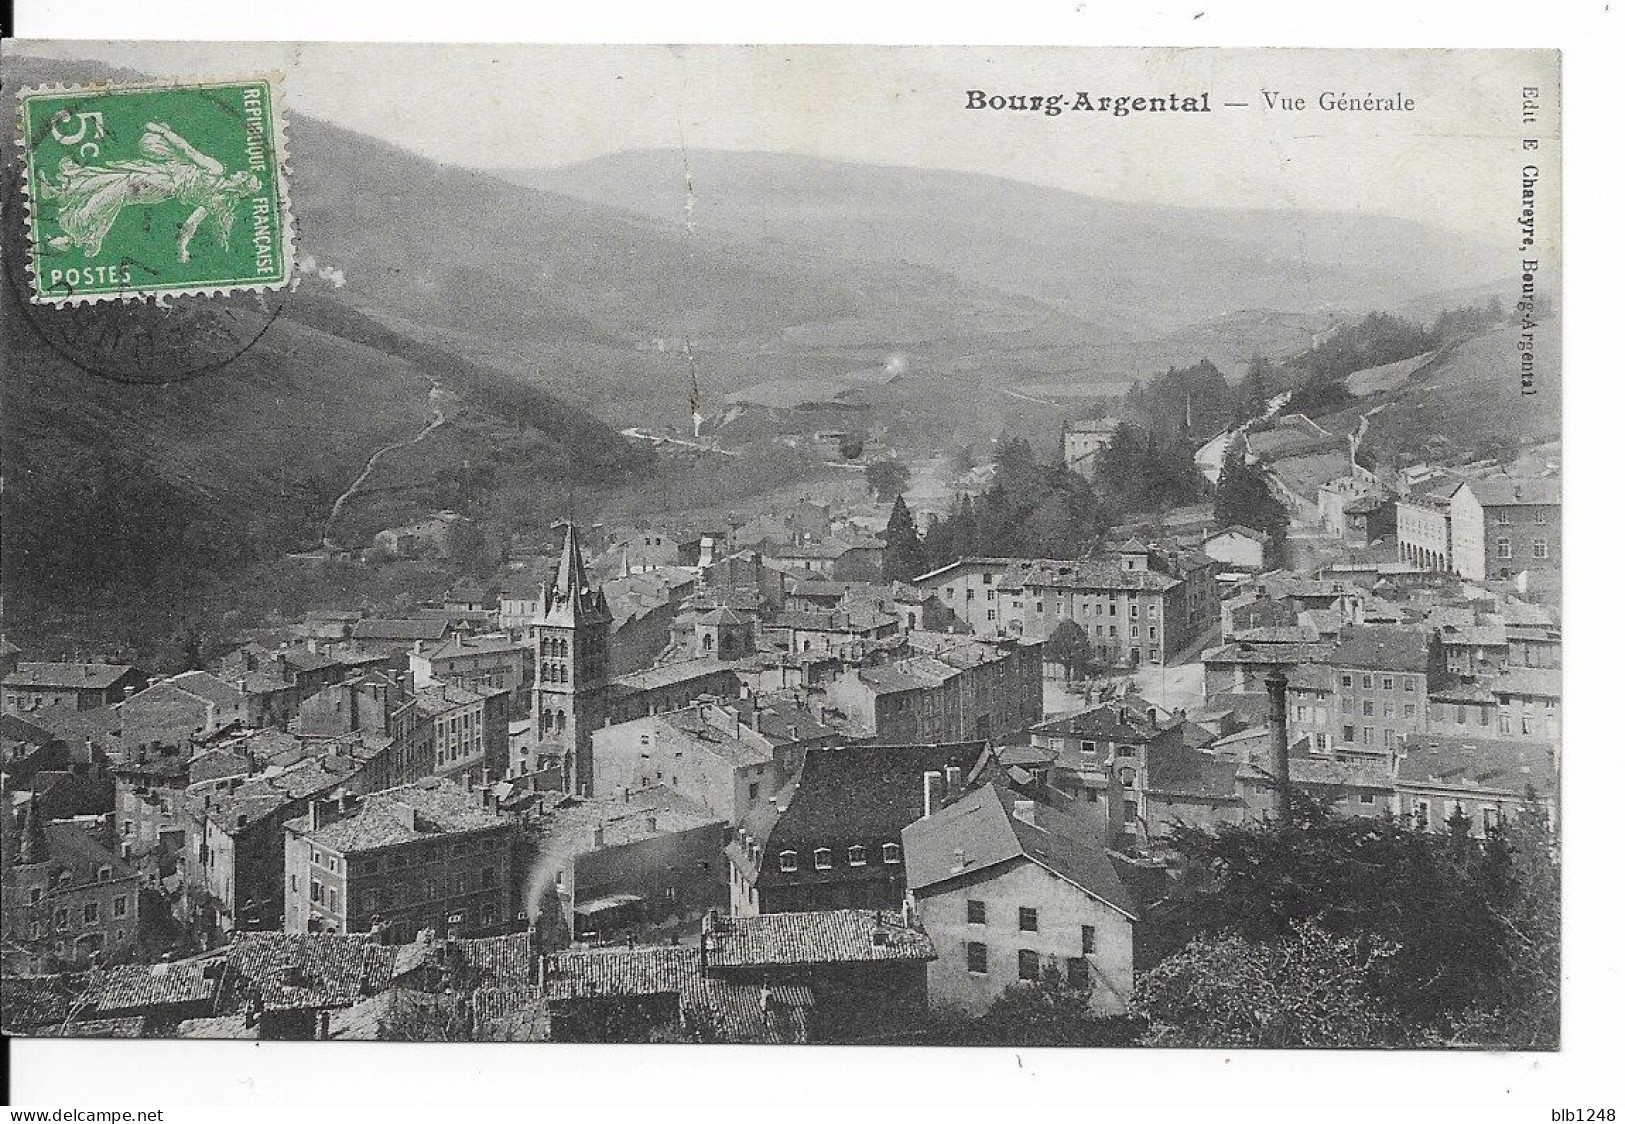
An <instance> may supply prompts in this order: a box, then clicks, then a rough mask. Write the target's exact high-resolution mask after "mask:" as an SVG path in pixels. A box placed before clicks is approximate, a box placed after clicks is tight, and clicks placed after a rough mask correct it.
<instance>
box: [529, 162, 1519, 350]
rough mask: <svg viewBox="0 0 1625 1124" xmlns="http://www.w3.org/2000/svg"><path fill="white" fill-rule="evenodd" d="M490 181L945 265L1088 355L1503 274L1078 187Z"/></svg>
mask: <svg viewBox="0 0 1625 1124" xmlns="http://www.w3.org/2000/svg"><path fill="white" fill-rule="evenodd" d="M499 174H502V175H504V176H506V177H507V178H508V179H511V180H512V181H514V182H516V183H523V184H526V185H528V186H532V187H536V188H539V189H543V190H546V191H550V192H558V193H563V194H568V195H574V196H576V197H578V198H582V199H591V200H594V201H597V202H600V203H604V204H609V205H613V206H617V207H621V208H624V209H625V210H628V211H631V212H634V213H636V214H639V215H643V216H645V217H646V218H649V219H650V220H652V221H655V222H658V223H661V224H664V225H666V226H679V225H681V224H682V223H683V222H685V221H692V222H694V223H695V224H697V225H698V227H699V228H700V229H702V230H718V231H726V232H729V233H733V234H748V235H750V236H752V237H755V238H759V239H764V240H769V241H776V242H784V243H786V244H800V245H815V246H819V247H821V248H824V249H826V250H828V251H830V252H834V253H842V254H845V255H847V256H848V257H850V258H852V259H854V260H860V261H872V260H875V259H878V258H893V259H897V260H902V261H908V262H914V263H917V264H919V265H922V266H929V267H933V268H936V269H942V270H946V271H948V272H951V273H953V274H955V275H956V276H957V277H959V278H960V279H962V280H963V281H965V282H966V283H969V284H976V285H983V286H988V287H990V288H994V289H998V290H1001V291H1004V292H1008V293H1013V294H1020V295H1022V296H1025V297H1028V298H1031V299H1033V300H1037V301H1042V302H1043V303H1045V304H1046V305H1048V306H1050V307H1052V308H1054V309H1056V310H1057V311H1060V312H1065V313H1067V314H1069V315H1072V316H1075V317H1077V318H1078V319H1079V320H1082V321H1084V322H1086V323H1088V324H1090V325H1092V326H1094V328H1095V330H1096V331H1095V336H1096V342H1101V343H1106V342H1113V340H1114V339H1116V340H1121V339H1135V338H1144V337H1148V336H1155V335H1161V334H1163V333H1166V332H1169V331H1172V330H1175V329H1179V328H1182V327H1184V326H1185V325H1189V324H1194V323H1198V322H1200V321H1204V320H1210V319H1214V318H1217V317H1221V316H1224V315H1226V314H1229V313H1233V312H1235V311H1237V310H1240V309H1249V308H1276V309H1285V310H1289V311H1295V312H1320V311H1326V310H1343V311H1349V312H1356V313H1358V312H1365V311H1369V310H1371V309H1376V308H1389V307H1394V306H1396V305H1401V304H1410V303H1412V302H1414V301H1418V300H1422V299H1425V298H1426V297H1427V296H1428V295H1429V294H1431V293H1433V292H1435V291H1437V290H1440V289H1447V288H1448V289H1456V288H1461V287H1463V286H1467V285H1472V284H1476V283H1481V282H1484V281H1487V280H1490V279H1493V278H1497V277H1498V276H1499V275H1500V273H1501V271H1502V268H1503V266H1502V263H1500V262H1499V260H1498V259H1496V258H1495V257H1494V256H1493V255H1492V254H1491V252H1490V249H1489V248H1488V247H1485V246H1483V245H1481V244H1477V243H1474V242H1472V241H1470V240H1468V239H1465V238H1462V237H1460V236H1457V235H1454V234H1450V233H1447V232H1445V231H1442V230H1439V229H1435V228H1433V227H1429V226H1426V225H1423V224H1421V223H1416V222H1405V221H1401V220H1398V219H1392V218H1385V217H1382V216H1376V215H1364V214H1334V213H1312V212H1302V211H1272V210H1252V211H1236V210H1197V209H1188V208H1179V207H1168V206H1160V205H1151V204H1135V203H1123V202H1117V201H1113V200H1108V199H1103V198H1097V197H1091V196H1090V195H1089V194H1088V185H1087V184H1082V185H1080V186H1079V190H1078V191H1077V192H1071V191H1063V190H1059V189H1055V188H1048V187H1038V186H1034V185H1031V184H1025V183H1020V182H1016V181H1013V180H1005V179H998V178H994V177H989V176H981V175H973V174H969V173H962V172H951V171H940V170H929V169H912V168H892V167H878V166H870V165H859V164H847V163H838V162H834V161H828V160H820V159H814V158H810V157H803V156H792V155H784V154H777V153H759V152H719V151H705V150H701V151H695V150H689V151H687V152H677V151H673V150H658V151H641V152H628V153H620V154H616V155H612V156H605V157H600V158H598V159H595V160H590V161H587V162H585V163H581V164H576V165H572V166H569V167H565V168H558V169H547V170H540V169H509V170H505V171H503V172H501V173H499ZM685 176H691V177H692V185H693V186H692V195H690V192H689V189H688V187H687V184H688V180H687V179H686V178H685ZM690 202H692V210H690V209H689V204H690ZM1353 247H1357V248H1358V253H1351V252H1350V250H1351V248H1353Z"/></svg>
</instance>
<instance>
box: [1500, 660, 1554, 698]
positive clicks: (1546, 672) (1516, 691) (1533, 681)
mask: <svg viewBox="0 0 1625 1124" xmlns="http://www.w3.org/2000/svg"><path fill="white" fill-rule="evenodd" d="M1489 687H1490V690H1491V691H1494V692H1495V693H1496V694H1497V695H1533V696H1536V697H1541V698H1553V699H1555V698H1561V697H1562V694H1563V672H1562V671H1561V670H1559V669H1558V668H1555V667H1509V668H1507V669H1506V670H1505V671H1503V672H1502V673H1501V674H1500V675H1497V676H1496V677H1495V678H1494V679H1492V680H1491V681H1490V684H1489Z"/></svg>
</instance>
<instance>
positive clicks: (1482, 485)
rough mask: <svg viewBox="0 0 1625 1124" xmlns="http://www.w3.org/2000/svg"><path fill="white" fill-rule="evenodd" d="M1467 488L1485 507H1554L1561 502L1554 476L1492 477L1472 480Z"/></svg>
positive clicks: (1559, 488)
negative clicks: (1529, 477)
mask: <svg viewBox="0 0 1625 1124" xmlns="http://www.w3.org/2000/svg"><path fill="white" fill-rule="evenodd" d="M1467 487H1469V488H1471V489H1472V492H1473V497H1474V498H1475V499H1477V500H1478V502H1479V503H1480V504H1482V505H1483V506H1485V507H1514V506H1519V505H1525V504H1528V505H1555V504H1560V503H1562V502H1563V487H1562V484H1561V483H1560V482H1559V481H1558V478H1557V477H1555V476H1540V477H1534V478H1531V479H1518V478H1516V477H1511V476H1492V477H1490V478H1489V479H1487V480H1473V481H1471V482H1469V483H1468V485H1467Z"/></svg>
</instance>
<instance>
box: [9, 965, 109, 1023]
mask: <svg viewBox="0 0 1625 1124" xmlns="http://www.w3.org/2000/svg"><path fill="white" fill-rule="evenodd" d="M88 978H89V977H88V975H86V974H84V973H80V974H76V975H49V976H14V975H7V976H6V977H5V986H3V987H0V1030H5V1031H7V1032H10V1033H17V1032H22V1031H29V1032H34V1033H37V1029H36V1028H38V1027H42V1026H46V1025H48V1024H58V1025H60V1024H61V1023H62V1022H63V1021H65V1020H67V1019H69V1018H74V1017H77V1016H79V1015H81V1014H83V1013H84V1011H85V1008H86V1006H87V1004H86V1002H85V1000H84V999H83V998H82V993H83V991H84V987H85V984H86V982H87V981H88Z"/></svg>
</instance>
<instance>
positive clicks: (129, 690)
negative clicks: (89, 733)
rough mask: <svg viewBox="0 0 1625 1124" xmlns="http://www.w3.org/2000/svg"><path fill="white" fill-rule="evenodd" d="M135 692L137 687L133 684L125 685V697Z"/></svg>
mask: <svg viewBox="0 0 1625 1124" xmlns="http://www.w3.org/2000/svg"><path fill="white" fill-rule="evenodd" d="M133 694H135V688H134V687H133V686H131V685H130V684H128V683H126V684H125V685H124V697H125V698H126V699H128V698H129V697H130V696H131V695H133ZM85 740H86V741H89V740H90V739H88V738H87V739H85Z"/></svg>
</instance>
